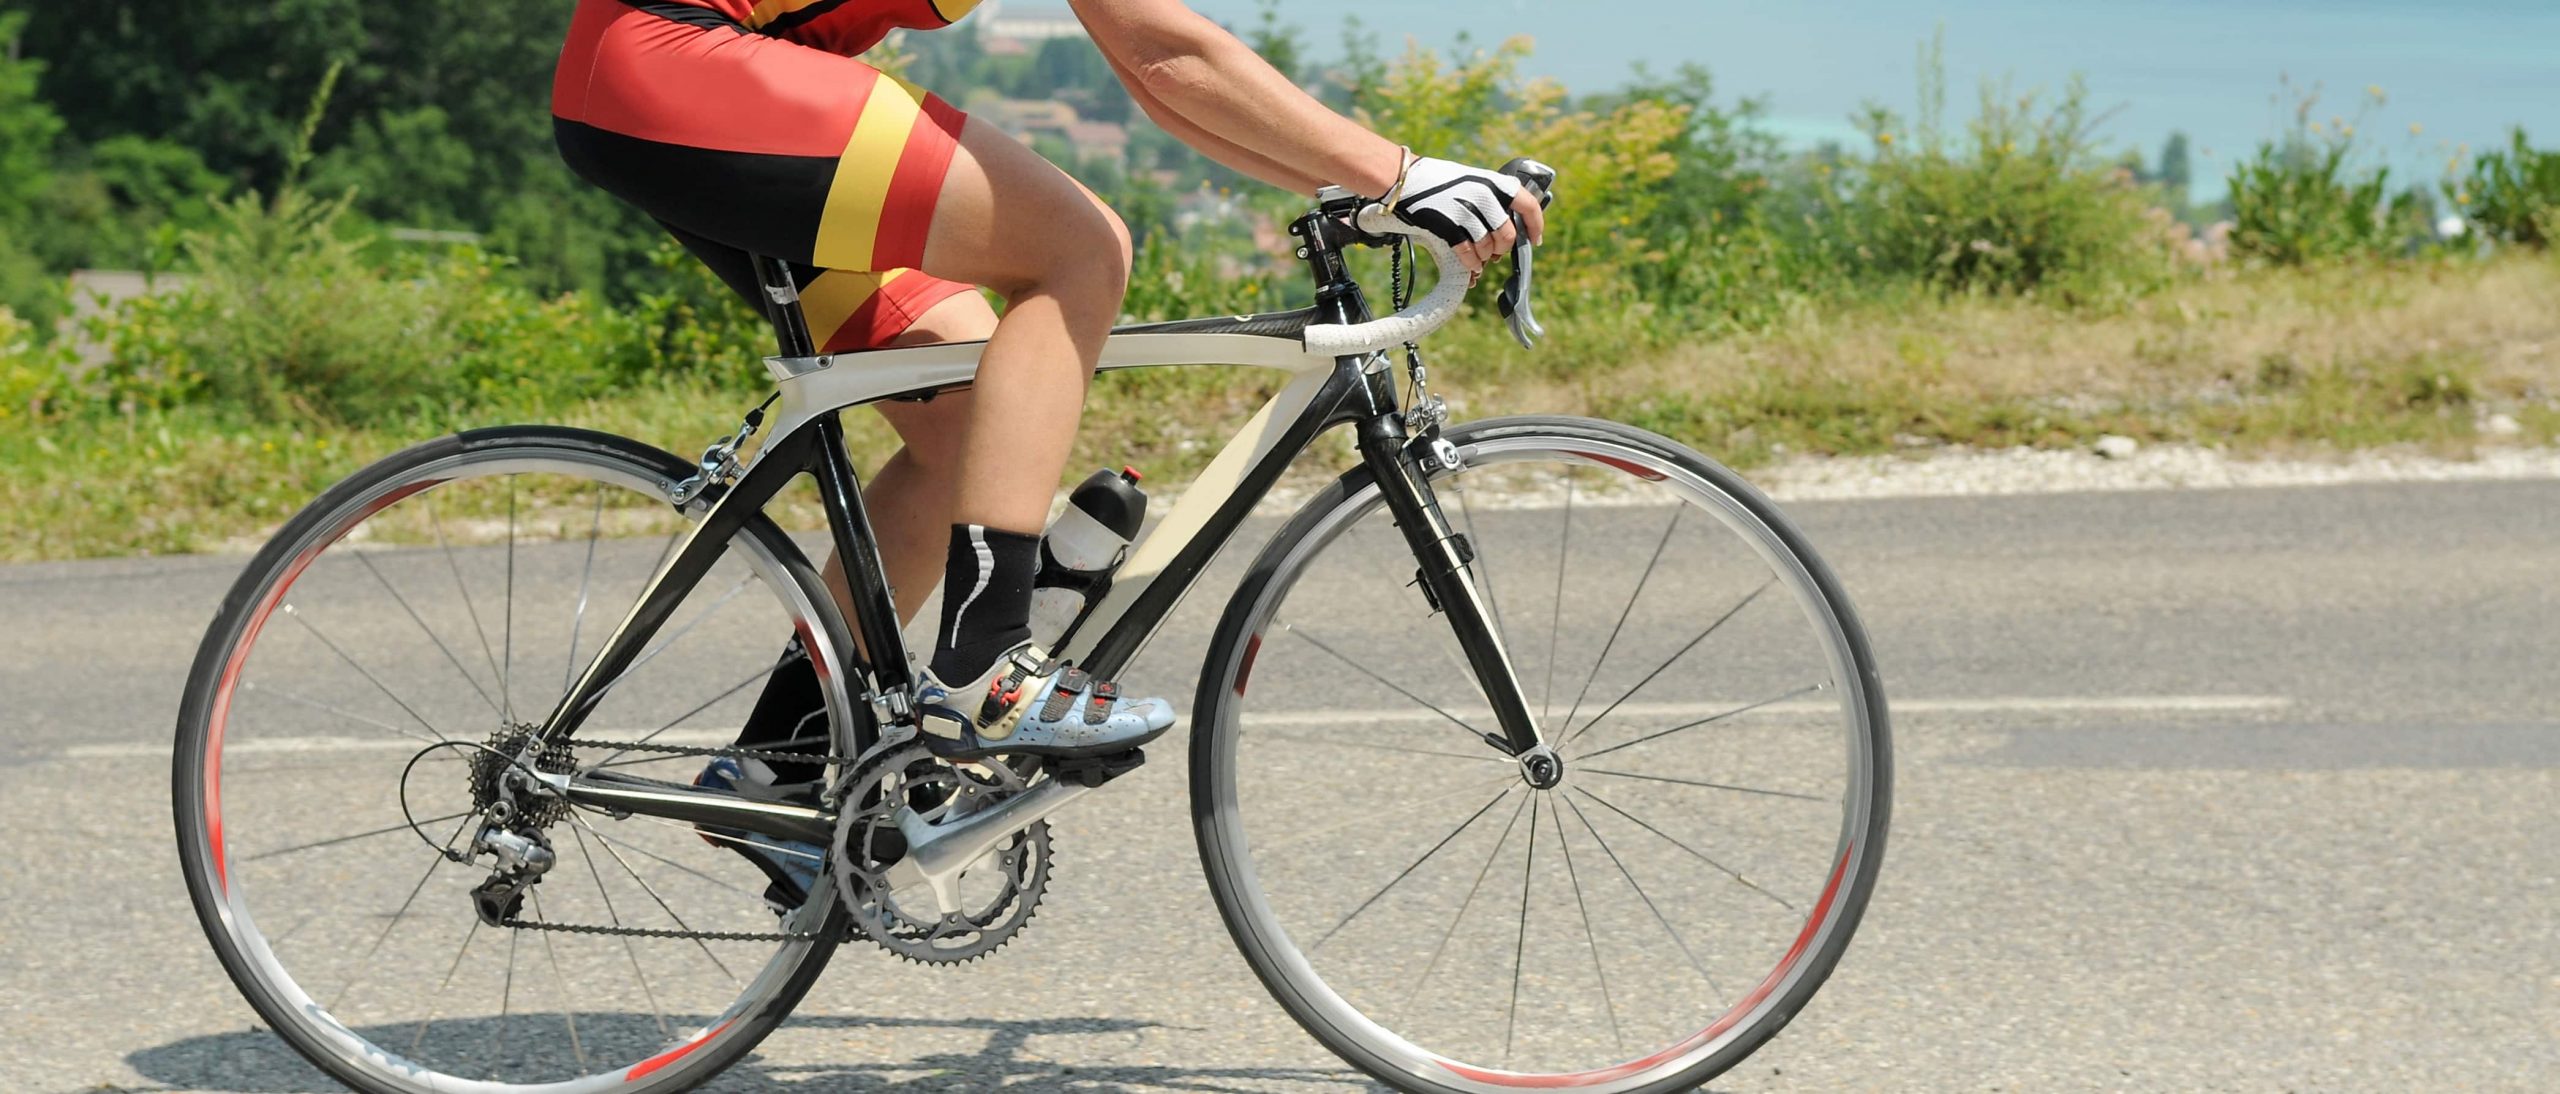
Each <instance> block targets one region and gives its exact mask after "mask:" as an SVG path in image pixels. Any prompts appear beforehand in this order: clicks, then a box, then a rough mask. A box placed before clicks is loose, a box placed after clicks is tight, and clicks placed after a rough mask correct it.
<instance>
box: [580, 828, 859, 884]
mask: <svg viewBox="0 0 2560 1094" xmlns="http://www.w3.org/2000/svg"><path fill="white" fill-rule="evenodd" d="M632 819H633V820H645V821H648V822H650V823H652V824H663V825H666V826H667V827H669V828H673V829H675V830H676V831H679V832H689V833H692V834H694V835H697V836H700V837H702V838H704V839H708V840H719V841H720V842H722V843H734V844H737V845H738V846H740V847H752V848H754V849H756V850H757V851H761V852H764V853H766V854H772V855H791V856H793V857H795V858H804V859H808V860H809V861H811V862H825V861H827V856H825V855H819V854H812V853H810V852H807V851H795V850H793V849H791V848H789V847H777V846H774V845H772V844H766V843H757V842H754V841H752V840H744V839H739V838H738V837H736V836H732V835H728V834H726V833H723V832H720V831H718V830H716V829H711V828H696V827H694V826H692V825H690V824H686V823H685V822H683V821H671V820H668V819H666V818H665V817H644V816H639V815H637V814H634V815H633V817H632ZM625 846H628V844H625ZM758 899H762V898H758Z"/></svg>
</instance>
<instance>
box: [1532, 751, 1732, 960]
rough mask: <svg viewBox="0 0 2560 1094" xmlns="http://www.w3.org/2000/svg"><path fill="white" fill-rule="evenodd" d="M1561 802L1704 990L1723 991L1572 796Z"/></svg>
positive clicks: (1687, 941)
mask: <svg viewBox="0 0 2560 1094" xmlns="http://www.w3.org/2000/svg"><path fill="white" fill-rule="evenodd" d="M1564 803H1565V805H1566V806H1568V807H1570V808H1572V810H1573V819H1575V820H1578V821H1581V822H1582V830H1583V831H1586V832H1589V833H1591V842H1593V843H1596V844H1599V845H1600V853H1601V854H1604V855H1607V856H1609V863H1610V865H1613V866H1616V867H1617V868H1618V876H1619V877H1623V878H1625V879H1627V888H1630V889H1633V890H1635V891H1636V899H1637V900H1641V901H1643V902H1644V907H1645V910H1646V911H1648V912H1652V913H1653V921H1654V922H1656V923H1659V924H1662V933H1664V934H1667V935H1670V936H1671V944H1672V945H1674V946H1678V947H1680V955H1681V956H1683V957H1686V958H1688V959H1689V967H1690V968H1693V969H1696V970H1698V977H1699V979H1702V980H1705V981H1706V982H1707V990H1708V991H1711V992H1714V993H1716V994H1717V995H1722V994H1724V989H1723V988H1720V987H1717V986H1716V978H1715V974H1713V973H1710V972H1708V971H1707V966H1706V963H1705V962H1703V961H1700V960H1698V954H1697V952H1696V951H1694V950H1691V949H1690V948H1689V940H1688V939H1685V938H1682V937H1680V931H1679V929H1678V928H1676V927H1673V926H1672V925H1671V917H1670V916H1667V915H1664V914H1662V908H1661V907H1660V906H1658V905H1656V904H1655V903H1654V902H1653V897H1652V895H1651V894H1648V893H1646V892H1645V891H1644V886H1642V885H1638V884H1636V875H1635V873H1634V872H1633V871H1631V870H1628V869H1627V864H1626V862H1625V860H1623V859H1620V858H1619V857H1618V852H1617V851H1616V850H1615V849H1613V848H1611V847H1610V846H1609V841H1608V840H1606V839H1603V838H1601V836H1600V829H1598V828H1595V827H1593V826H1592V824H1591V818H1590V817H1588V816H1585V815H1584V814H1583V812H1582V807H1581V806H1579V805H1575V804H1574V802H1573V799H1572V798H1566V799H1564Z"/></svg>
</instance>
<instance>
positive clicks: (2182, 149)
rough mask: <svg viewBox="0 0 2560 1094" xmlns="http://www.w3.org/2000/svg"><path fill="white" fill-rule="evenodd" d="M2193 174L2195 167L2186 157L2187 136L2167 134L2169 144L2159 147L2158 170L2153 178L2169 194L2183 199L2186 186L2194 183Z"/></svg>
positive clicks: (2180, 133)
mask: <svg viewBox="0 0 2560 1094" xmlns="http://www.w3.org/2000/svg"><path fill="white" fill-rule="evenodd" d="M2194 172H2195V167H2194V165H2193V163H2191V162H2190V161H2189V159H2188V155H2187V135H2186V134H2185V133H2183V132H2173V133H2171V134H2169V142H2168V143H2167V144H2163V145H2161V146H2160V170H2159V171H2158V173H2157V174H2156V175H2155V176H2154V177H2156V178H2157V179H2158V180H2159V182H2160V184H2161V185H2162V186H2166V187H2168V188H2169V191H2170V192H2171V193H2173V194H2177V195H2180V196H2181V197H2183V196H2184V195H2185V194H2186V192H2187V187H2188V185H2189V184H2191V183H2193V182H2194V181H2195V174H2194Z"/></svg>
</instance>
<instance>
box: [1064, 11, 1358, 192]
mask: <svg viewBox="0 0 2560 1094" xmlns="http://www.w3.org/2000/svg"><path fill="white" fill-rule="evenodd" d="M1073 3H1074V5H1075V9H1076V14H1077V15H1078V16H1079V17H1080V18H1082V19H1083V20H1084V24H1085V28H1086V29H1087V30H1089V31H1091V32H1092V34H1093V40H1094V44H1095V45H1097V46H1099V47H1101V49H1102V54H1103V56H1104V57H1106V58H1109V59H1110V61H1111V67H1112V69H1113V70H1114V71H1116V72H1118V73H1119V74H1120V78H1121V82H1123V83H1125V84H1127V85H1128V86H1129V91H1130V93H1131V94H1133V95H1135V96H1136V97H1137V99H1138V101H1139V103H1140V104H1141V105H1142V106H1144V107H1145V109H1146V111H1147V115H1148V116H1149V117H1151V118H1156V119H1157V121H1158V124H1164V123H1165V116H1166V115H1172V116H1174V117H1178V118H1180V119H1181V121H1180V123H1179V124H1167V125H1165V128H1166V131H1167V132H1171V133H1173V134H1174V135H1175V136H1176V137H1178V138H1180V139H1182V140H1183V141H1184V142H1185V143H1188V144H1190V145H1191V146H1192V147H1195V148H1199V149H1200V150H1201V152H1202V153H1204V154H1207V155H1209V156H1211V157H1212V158H1215V159H1217V160H1218V161H1219V162H1221V163H1225V164H1226V165H1227V166H1229V167H1233V168H1235V169H1236V170H1239V171H1243V172H1245V173H1247V174H1250V175H1252V176H1253V177H1255V178H1258V179H1261V180H1262V181H1264V182H1268V183H1270V184H1272V185H1274V186H1284V187H1287V188H1289V189H1291V190H1295V191H1297V192H1299V193H1309V192H1312V191H1313V190H1314V189H1316V187H1313V186H1308V185H1306V184H1307V183H1308V182H1309V181H1311V180H1312V181H1315V182H1317V183H1319V184H1325V183H1330V184H1337V185H1341V186H1347V187H1350V188H1351V189H1353V190H1356V191H1358V192H1360V193H1363V194H1384V193H1386V192H1387V190H1388V189H1389V188H1391V187H1393V186H1394V185H1395V182H1396V178H1397V176H1398V174H1399V173H1400V172H1401V171H1402V169H1403V166H1404V154H1403V151H1402V150H1401V149H1400V148H1398V147H1397V146H1396V144H1395V143H1394V142H1392V141H1389V140H1387V139H1386V138H1384V137H1381V136H1379V135H1377V134H1375V133H1371V132H1369V131H1368V130H1366V129H1363V128H1361V127H1360V126H1359V125H1358V124H1356V123H1354V122H1352V121H1351V120H1350V119H1348V118H1345V117H1343V116H1342V115H1340V114H1336V113H1334V112H1333V111H1332V110H1329V109H1327V108H1326V107H1325V105H1324V104H1323V103H1320V102H1317V101H1316V100H1315V97H1314V96H1311V95H1309V94H1307V93H1306V92H1305V91H1303V90H1301V89H1300V88H1299V87H1298V85H1296V84H1294V83H1291V82H1289V78H1288V77H1286V76H1283V75H1281V74H1280V72H1279V70H1277V69H1274V68H1272V67H1271V65H1270V63H1269V62H1267V61H1264V60H1263V59H1262V58H1261V57H1260V56H1259V55H1257V54H1255V53H1254V52H1253V50H1252V49H1250V48H1248V47H1247V46H1246V45H1245V44H1244V43H1243V42H1239V41H1237V40H1236V37H1235V35H1233V34H1229V33H1227V31H1226V29H1225V28H1223V27H1220V26H1219V25H1217V24H1216V23H1213V22H1210V21H1209V20H1208V19H1207V18H1205V17H1203V16H1201V15H1200V14H1199V13H1198V12H1195V11H1192V10H1191V8H1190V7H1189V6H1188V5H1186V4H1184V3H1183V2H1182V0H1073ZM1204 140H1205V143H1204ZM1221 152H1224V153H1226V154H1223V155H1222V154H1221ZM1230 157H1232V158H1230ZM1283 165H1286V166H1283Z"/></svg>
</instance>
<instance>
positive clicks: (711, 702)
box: [596, 664, 781, 767]
mask: <svg viewBox="0 0 2560 1094" xmlns="http://www.w3.org/2000/svg"><path fill="white" fill-rule="evenodd" d="M780 667H781V665H779V664H775V665H772V666H769V667H767V668H765V669H764V670H763V671H760V672H758V673H756V674H755V675H753V676H749V677H747V678H746V679H744V680H740V681H738V682H737V683H735V684H731V685H729V688H728V690H726V691H723V692H721V693H720V694H718V695H714V696H712V697H711V698H708V699H705V700H703V701H702V705H700V706H697V707H695V708H693V709H692V710H688V711H686V712H684V713H682V714H679V715H676V716H675V718H674V720H672V721H669V722H668V723H667V724H665V725H662V726H659V727H658V728H656V729H653V730H650V731H649V732H648V733H647V734H646V735H644V736H642V737H641V738H640V739H639V740H637V741H634V742H632V743H633V744H644V745H645V744H648V743H649V742H651V741H654V740H657V739H658V736H659V735H660V734H663V733H665V732H666V731H668V730H671V729H674V728H675V727H677V726H680V725H683V724H684V720H685V719H687V718H691V717H693V716H694V715H696V714H700V713H702V712H703V711H706V710H709V709H711V708H712V707H713V706H715V705H717V704H718V703H719V702H720V701H721V700H723V699H726V698H728V697H730V696H732V695H736V694H737V693H739V692H741V691H745V690H746V689H747V685H749V684H752V683H755V682H756V681H758V680H762V679H764V678H765V677H768V676H771V675H773V670H774V669H777V668H780ZM630 751H631V750H630V749H627V748H626V749H621V750H618V751H616V752H614V753H613V754H611V755H608V756H606V757H605V758H604V760H603V761H600V762H598V763H597V764H596V766H598V767H602V766H604V765H605V764H606V763H610V762H612V761H614V760H618V759H621V758H622V757H624V756H626V755H629V754H630Z"/></svg>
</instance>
